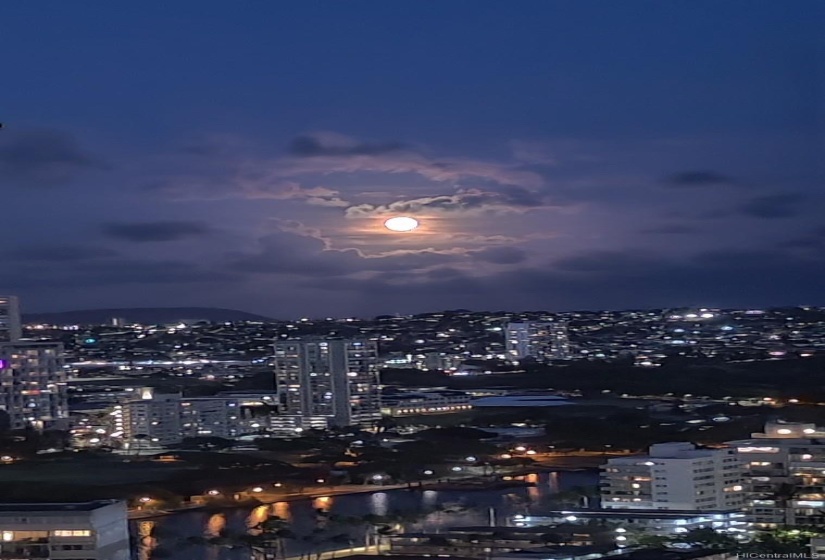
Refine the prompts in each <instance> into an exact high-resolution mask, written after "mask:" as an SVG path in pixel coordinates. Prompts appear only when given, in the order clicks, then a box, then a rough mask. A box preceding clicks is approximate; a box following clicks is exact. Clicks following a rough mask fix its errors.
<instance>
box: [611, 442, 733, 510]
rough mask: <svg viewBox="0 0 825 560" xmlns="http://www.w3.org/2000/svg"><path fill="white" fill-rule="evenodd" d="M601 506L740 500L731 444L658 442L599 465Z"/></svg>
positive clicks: (710, 504)
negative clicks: (710, 445) (716, 446)
mask: <svg viewBox="0 0 825 560" xmlns="http://www.w3.org/2000/svg"><path fill="white" fill-rule="evenodd" d="M601 503H602V507H603V508H605V509H644V510H679V511H730V510H734V509H738V508H741V507H742V506H743V504H744V493H743V483H742V469H741V465H740V464H739V458H738V457H737V455H736V451H735V450H733V449H727V448H723V449H697V448H696V446H694V445H693V444H692V443H687V442H676V443H660V444H656V445H653V446H651V447H650V450H649V453H648V454H647V455H643V456H634V457H616V458H613V459H610V460H608V462H607V464H606V465H603V466H602V474H601Z"/></svg>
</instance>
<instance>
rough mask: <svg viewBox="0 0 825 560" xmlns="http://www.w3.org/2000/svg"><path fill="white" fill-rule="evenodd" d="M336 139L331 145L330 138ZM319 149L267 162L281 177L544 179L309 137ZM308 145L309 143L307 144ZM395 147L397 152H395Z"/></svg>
mask: <svg viewBox="0 0 825 560" xmlns="http://www.w3.org/2000/svg"><path fill="white" fill-rule="evenodd" d="M331 137H332V138H334V139H335V140H334V143H330V140H329V138H331ZM303 138H307V139H309V138H312V139H314V140H315V142H314V143H312V145H313V146H315V145H316V144H317V145H318V146H320V148H319V149H316V150H315V151H313V152H312V154H313V155H312V157H297V156H293V157H292V158H287V159H285V160H282V161H278V162H275V163H274V164H273V163H272V162H267V163H266V165H268V166H269V167H270V168H277V174H278V175H279V176H280V177H281V178H286V177H299V176H302V175H307V174H321V175H329V174H333V173H387V174H404V173H407V174H415V175H419V176H422V177H425V178H427V179H429V180H430V181H435V182H453V183H454V182H458V181H461V180H462V179H476V180H484V181H489V182H492V183H497V184H500V185H518V186H523V187H530V188H538V187H541V186H542V185H543V184H544V179H543V178H542V176H541V175H539V174H538V173H535V172H533V171H527V170H524V169H522V168H521V164H503V163H495V162H487V161H481V160H476V159H465V158H450V157H439V158H435V157H431V156H429V155H426V154H424V153H421V152H416V151H414V150H412V149H401V145H400V144H397V143H395V142H391V143H385V144H363V143H359V142H357V141H356V140H353V139H351V138H349V137H346V136H342V135H331V134H329V133H327V134H324V135H310V136H305V137H303ZM307 145H309V143H307ZM393 148H394V149H393Z"/></svg>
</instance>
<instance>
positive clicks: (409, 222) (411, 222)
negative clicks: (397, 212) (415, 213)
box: [384, 216, 418, 233]
mask: <svg viewBox="0 0 825 560" xmlns="http://www.w3.org/2000/svg"><path fill="white" fill-rule="evenodd" d="M384 227H385V228H387V229H388V230H390V231H397V232H399V233H405V232H408V231H412V230H414V229H415V228H417V227H418V220H416V219H415V218H410V217H409V216H395V217H394V218H390V219H389V220H387V221H386V222H384Z"/></svg>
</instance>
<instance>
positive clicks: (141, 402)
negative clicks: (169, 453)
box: [112, 388, 183, 449]
mask: <svg viewBox="0 0 825 560" xmlns="http://www.w3.org/2000/svg"><path fill="white" fill-rule="evenodd" d="M180 403H181V395H180V393H169V394H162V393H155V391H154V390H152V389H151V388H144V389H142V390H141V392H140V398H138V399H134V400H130V401H126V402H124V403H123V404H119V405H116V406H115V407H114V411H113V412H112V415H113V416H114V418H115V433H118V434H121V435H122V438H123V441H124V443H125V447H126V448H127V449H134V448H136V447H137V448H147V447H160V446H163V445H167V444H172V443H177V442H179V441H181V439H183V437H182V435H181V413H180V411H181V406H180Z"/></svg>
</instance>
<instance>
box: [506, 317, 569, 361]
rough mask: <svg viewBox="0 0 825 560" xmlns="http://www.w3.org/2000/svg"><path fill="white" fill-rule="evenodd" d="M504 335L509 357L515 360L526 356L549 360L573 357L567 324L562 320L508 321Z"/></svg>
mask: <svg viewBox="0 0 825 560" xmlns="http://www.w3.org/2000/svg"><path fill="white" fill-rule="evenodd" d="M504 336H505V347H506V352H507V357H508V358H509V359H510V360H512V361H514V362H517V361H519V360H523V359H525V358H532V359H535V360H538V361H548V360H569V359H570V357H571V353H570V341H569V339H568V335H567V325H566V324H565V323H562V322H552V323H545V322H538V321H525V322H522V323H507V325H506V328H505V332H504Z"/></svg>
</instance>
